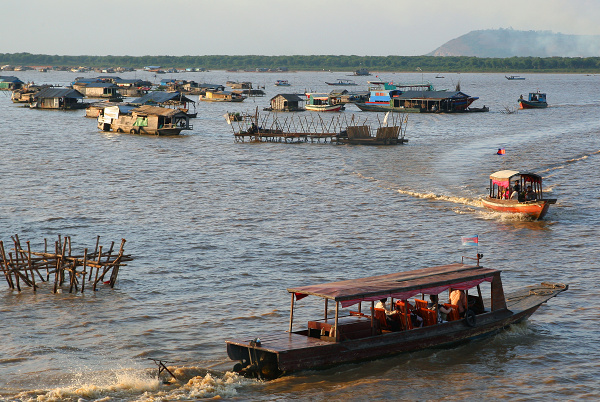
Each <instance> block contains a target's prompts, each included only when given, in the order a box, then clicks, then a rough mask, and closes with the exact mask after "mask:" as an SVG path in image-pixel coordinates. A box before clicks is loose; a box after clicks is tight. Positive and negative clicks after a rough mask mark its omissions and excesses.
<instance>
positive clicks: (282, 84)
mask: <svg viewBox="0 0 600 402" xmlns="http://www.w3.org/2000/svg"><path fill="white" fill-rule="evenodd" d="M275 86H276V87H290V86H291V84H290V83H289V82H288V80H277V81H275Z"/></svg>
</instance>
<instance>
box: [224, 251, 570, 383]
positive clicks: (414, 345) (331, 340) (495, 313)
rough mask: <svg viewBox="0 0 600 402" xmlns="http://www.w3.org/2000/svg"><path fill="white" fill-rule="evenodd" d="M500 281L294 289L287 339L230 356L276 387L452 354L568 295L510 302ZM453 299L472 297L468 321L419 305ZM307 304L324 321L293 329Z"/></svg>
mask: <svg viewBox="0 0 600 402" xmlns="http://www.w3.org/2000/svg"><path fill="white" fill-rule="evenodd" d="M477 261H478V262H479V260H477ZM500 273H501V271H499V270H495V269H490V268H484V267H482V266H480V265H479V264H477V265H465V264H463V263H461V264H449V265H442V266H436V267H431V268H424V269H417V270H409V271H404V272H397V273H392V274H386V275H379V276H372V277H367V278H358V279H350V280H345V281H340V282H332V283H324V284H317V285H309V286H301V287H295V288H290V289H287V290H288V292H289V293H290V294H291V312H290V323H289V329H288V331H287V332H283V331H282V332H280V333H274V334H268V335H264V334H258V335H259V336H260V337H259V338H258V337H253V338H249V339H248V338H247V339H241V340H228V341H226V344H227V354H228V356H229V357H230V358H231V359H232V360H234V361H238V363H237V364H236V365H235V367H234V371H236V372H238V373H241V374H244V375H248V376H254V377H258V378H262V379H271V378H276V377H279V376H281V375H284V374H287V373H291V372H294V371H299V370H307V369H320V368H326V367H329V366H333V365H337V364H344V363H350V362H357V361H361V360H367V359H374V358H380V357H386V356H390V355H392V354H396V353H401V352H408V351H414V350H419V349H424V348H428V347H436V346H449V345H452V344H455V343H458V342H464V341H468V340H471V339H474V338H479V337H481V336H485V335H490V334H493V333H495V332H497V331H499V330H501V329H503V328H506V327H507V326H509V325H511V324H514V323H517V322H519V321H522V320H524V319H527V318H528V317H529V316H531V314H533V313H534V312H535V311H536V310H537V309H538V307H539V306H540V305H541V304H543V303H545V302H546V301H548V300H549V299H551V298H552V297H554V296H556V295H558V294H559V293H561V292H562V291H564V290H566V289H567V288H568V286H566V285H563V284H553V283H542V284H540V285H535V286H530V287H525V288H523V289H521V290H518V291H516V292H514V293H511V294H507V295H506V296H505V294H504V289H503V286H502V280H501V278H500ZM488 284H489V291H490V293H489V294H490V297H489V298H486V299H484V298H483V296H482V289H481V286H480V285H486V287H487V285H488ZM469 289H475V291H473V292H472V293H473V294H469ZM446 291H448V293H450V292H451V291H457V292H460V291H463V292H465V294H463V295H461V298H463V300H465V299H466V300H465V301H466V304H467V309H466V310H465V312H464V314H463V316H462V317H461V315H460V314H459V313H458V309H459V306H458V305H452V304H444V307H445V308H448V309H449V311H450V312H449V313H448V315H447V316H446V320H441V321H440V320H439V318H437V317H439V315H438V314H439V313H440V311H441V306H440V305H438V304H437V303H435V304H434V305H432V308H428V307H419V305H421V306H423V303H425V305H427V302H425V301H424V300H422V299H421V298H419V299H416V298H415V297H417V296H418V295H439V294H441V293H443V292H446ZM307 296H315V297H318V298H320V299H321V300H323V301H324V304H325V309H324V317H323V318H322V319H314V320H310V321H308V322H306V321H304V322H303V324H302V326H301V328H300V329H294V325H293V323H294V313H295V310H294V307H295V305H296V304H297V303H298V302H299V301H300V300H301V299H304V298H305V297H307ZM384 298H392V304H393V305H394V303H393V302H394V299H396V301H397V302H396V303H395V306H397V307H396V311H394V312H391V311H386V310H381V309H377V308H375V301H377V300H380V299H384ZM411 300H412V304H414V306H415V307H412V305H411ZM329 302H331V303H332V304H333V305H334V308H335V313H334V314H333V316H331V314H330V313H329V308H328V303H329ZM365 302H366V303H367V304H368V305H369V308H368V310H367V311H365V312H363V311H362V310H361V307H362V303H365ZM409 305H410V306H411V308H409ZM350 306H355V307H354V308H355V310H356V311H349V310H346V311H344V309H347V308H348V307H350ZM411 310H412V311H411ZM416 316H418V317H420V318H421V321H419V320H418V319H416V318H415V317H416ZM394 322H395V323H396V324H394ZM420 322H422V323H423V325H422V326H419V323H420Z"/></svg>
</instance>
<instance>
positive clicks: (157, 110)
mask: <svg viewBox="0 0 600 402" xmlns="http://www.w3.org/2000/svg"><path fill="white" fill-rule="evenodd" d="M131 112H133V113H136V114H138V115H156V116H166V117H170V116H174V115H176V114H183V115H185V113H184V112H183V111H181V110H180V109H170V108H166V107H160V106H150V105H142V106H139V107H136V108H135V109H131Z"/></svg>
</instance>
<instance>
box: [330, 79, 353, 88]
mask: <svg viewBox="0 0 600 402" xmlns="http://www.w3.org/2000/svg"><path fill="white" fill-rule="evenodd" d="M325 84H327V85H337V86H343V87H347V86H356V85H358V84H357V83H356V82H354V81H352V80H344V79H338V80H337V81H336V82H327V81H325Z"/></svg>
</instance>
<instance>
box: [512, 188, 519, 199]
mask: <svg viewBox="0 0 600 402" xmlns="http://www.w3.org/2000/svg"><path fill="white" fill-rule="evenodd" d="M510 199H511V200H518V199H519V192H518V191H517V190H515V191H513V192H512V194H511V195H510Z"/></svg>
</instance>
